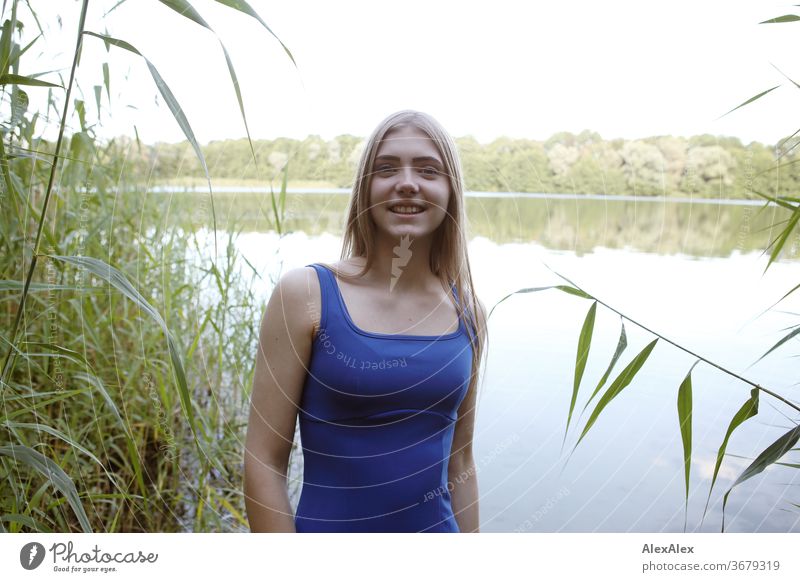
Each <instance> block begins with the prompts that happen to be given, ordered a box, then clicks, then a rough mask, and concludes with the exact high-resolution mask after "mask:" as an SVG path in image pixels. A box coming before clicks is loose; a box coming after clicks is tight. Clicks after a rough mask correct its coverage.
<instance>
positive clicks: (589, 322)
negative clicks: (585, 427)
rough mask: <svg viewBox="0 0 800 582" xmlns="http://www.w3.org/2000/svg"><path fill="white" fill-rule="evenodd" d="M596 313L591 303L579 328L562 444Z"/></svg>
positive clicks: (587, 352) (581, 377) (590, 342)
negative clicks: (573, 376) (573, 373)
mask: <svg viewBox="0 0 800 582" xmlns="http://www.w3.org/2000/svg"><path fill="white" fill-rule="evenodd" d="M596 313H597V301H595V302H594V303H592V306H591V307H590V308H589V311H588V312H587V313H586V318H585V319H584V321H583V327H582V328H581V335H580V336H579V338H578V353H577V354H576V356H575V378H574V379H573V382H572V398H571V400H570V403H569V412H568V413H567V426H566V427H565V429H564V441H563V442H566V441H567V432H568V431H569V424H570V422H571V421H572V412H573V411H574V410H575V401H576V400H577V399H578V390H579V389H580V385H581V380H582V379H583V371H584V370H585V369H586V360H588V359H589V349H590V348H591V346H592V333H593V332H594V320H595V315H596ZM562 445H563V443H562Z"/></svg>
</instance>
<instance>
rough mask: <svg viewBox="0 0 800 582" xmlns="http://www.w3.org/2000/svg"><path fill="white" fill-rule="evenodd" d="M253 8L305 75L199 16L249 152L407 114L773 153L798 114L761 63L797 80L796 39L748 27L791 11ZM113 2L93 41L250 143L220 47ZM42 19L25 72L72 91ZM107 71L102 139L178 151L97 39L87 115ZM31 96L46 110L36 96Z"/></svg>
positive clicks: (464, 127)
mask: <svg viewBox="0 0 800 582" xmlns="http://www.w3.org/2000/svg"><path fill="white" fill-rule="evenodd" d="M249 2H250V4H251V5H252V6H253V8H255V10H256V11H257V12H258V13H259V14H260V15H261V17H262V18H263V19H264V20H265V21H266V22H267V23H268V24H269V25H270V27H271V28H272V29H273V30H274V31H275V33H276V34H278V36H279V37H280V38H281V39H282V40H283V42H284V43H285V44H286V45H287V46H288V47H289V48H290V50H291V51H292V52H293V54H294V56H295V59H296V60H297V63H298V68H299V69H295V68H294V67H293V65H292V64H291V62H290V61H289V59H288V57H287V56H286V55H285V53H284V52H283V50H282V49H281V47H280V45H279V44H278V42H277V41H276V40H275V39H274V38H273V37H272V36H271V35H269V33H268V32H267V31H266V30H265V29H264V28H262V27H261V26H260V25H259V24H258V23H257V21H255V20H254V19H252V18H250V17H248V16H245V15H244V14H241V13H239V12H237V11H235V10H232V9H230V8H227V7H225V6H222V5H220V4H218V3H216V2H214V1H213V0H192V4H193V6H194V7H195V8H196V9H197V10H198V11H199V12H200V14H201V15H202V16H203V17H204V18H205V19H206V21H208V22H209V23H210V24H211V26H212V27H214V28H215V30H216V31H217V33H218V34H219V37H220V38H221V39H222V41H223V42H224V43H225V46H226V47H227V48H228V51H229V53H230V54H231V57H232V59H233V62H234V65H235V67H236V71H237V74H238V76H239V80H240V83H241V85H242V93H243V96H244V103H245V107H246V112H247V116H248V122H249V124H250V130H251V134H252V136H253V138H266V139H271V138H274V137H278V136H288V137H295V138H303V137H305V136H307V135H309V134H317V135H321V136H322V137H323V138H326V139H329V138H331V137H333V136H335V135H339V134H343V133H351V134H355V135H361V136H366V135H367V134H369V132H370V131H371V130H372V128H373V127H374V126H375V125H376V124H377V122H378V121H380V120H381V119H382V118H383V117H384V116H386V115H387V114H389V113H391V112H393V111H395V110H398V109H404V108H414V109H421V110H424V111H427V112H429V113H431V114H433V115H434V116H435V117H437V118H438V119H439V120H440V121H441V122H442V123H443V124H444V126H445V127H446V128H447V129H448V130H449V131H450V132H451V133H452V134H453V135H455V136H463V135H473V136H475V137H477V138H478V139H479V140H480V141H482V142H487V141H490V140H491V139H493V138H495V137H498V136H500V135H507V136H511V137H527V138H533V139H546V138H548V137H549V136H550V135H552V134H553V133H555V132H558V131H572V132H580V131H582V130H584V129H589V130H592V131H596V132H598V133H600V134H601V135H602V136H603V137H604V138H606V139H611V138H616V137H623V138H628V139H631V138H638V137H646V136H652V135H663V134H672V135H684V136H688V135H696V134H701V133H712V134H717V135H733V136H737V137H739V138H741V139H742V140H743V141H744V143H748V142H749V141H751V140H757V141H761V142H764V143H770V144H772V143H775V142H776V141H777V140H779V139H780V138H781V137H783V136H786V135H788V134H790V133H792V132H794V131H795V130H796V129H797V128H798V127H800V120H798V119H797V117H796V116H795V115H793V112H795V111H797V103H798V99H800V90H798V89H797V88H796V87H794V86H792V84H791V82H789V81H788V80H786V79H785V78H784V77H782V76H781V74H780V73H779V72H778V71H777V70H776V69H775V68H773V66H772V65H771V63H772V64H774V65H775V66H777V67H778V68H780V69H781V70H782V71H783V72H784V73H786V74H787V75H788V76H789V77H792V78H794V79H797V80H798V81H799V82H800V62H799V61H798V59H797V56H796V55H797V51H796V46H797V45H796V38H797V35H798V33H800V23H789V24H771V25H768V24H763V25H759V24H758V22H760V21H762V20H766V19H768V18H772V17H775V16H779V15H782V14H787V13H791V12H793V11H800V8H797V9H795V8H793V6H792V4H791V3H789V2H785V3H784V2H775V1H771V0H725V1H722V0H719V1H718V0H693V1H683V0H680V1H678V0H676V1H673V2H655V1H646V0H638V1H627V0H607V1H605V2H597V1H583V0H572V1H565V2H561V1H556V0H553V1H548V2H513V1H509V0H493V1H491V2H486V1H481V2H473V1H465V0H462V1H458V2H450V1H447V2H445V1H435V0H421V1H420V0H402V1H398V0H395V1H392V2H380V1H373V2H366V1H365V2H355V1H352V0H336V1H321V0H291V1H290V0H284V1H283V2H268V1H264V0H249ZM115 3H116V0H105V1H103V0H91V1H90V16H89V18H88V22H87V29H89V30H93V31H96V32H103V31H104V29H106V28H107V30H108V33H109V34H110V35H112V36H115V37H117V38H121V39H124V40H126V41H128V42H130V43H131V44H133V45H134V46H135V47H137V48H138V49H139V50H140V51H141V52H142V53H143V54H144V55H145V56H147V57H148V58H149V59H150V60H151V61H152V62H153V64H154V65H155V66H156V68H157V69H158V70H159V72H160V73H161V75H162V76H163V77H164V79H165V80H166V82H167V83H168V84H169V85H170V87H171V88H172V90H173V92H174V93H175V95H176V96H177V98H178V100H179V102H180V103H181V105H182V107H183V109H184V111H185V113H186V116H187V118H188V120H189V123H190V124H191V125H192V127H193V128H194V131H195V134H196V136H197V138H198V140H199V141H200V142H201V143H207V142H208V141H210V140H218V139H225V138H238V137H244V135H245V132H244V126H243V123H242V120H241V117H240V113H239V108H238V104H237V102H236V98H235V96H234V92H233V89H232V86H231V82H230V78H229V76H228V71H227V67H226V65H225V60H224V56H223V53H222V50H221V48H220V46H219V43H218V42H217V41H216V39H215V37H214V35H213V34H212V33H210V32H209V31H207V30H205V29H203V28H202V27H200V26H198V25H196V24H194V23H192V22H190V21H189V20H187V19H185V18H183V17H181V16H180V15H178V14H177V13H175V12H173V11H172V10H170V9H169V8H167V7H165V6H163V5H162V4H161V3H160V2H158V1H157V0H128V1H127V2H126V3H124V4H123V5H122V6H120V7H119V8H117V9H116V10H115V11H114V12H112V13H111V14H110V15H109V16H107V17H106V18H105V20H103V19H102V13H103V12H105V11H106V10H108V9H109V8H110V7H111V6H113V5H114V4H115ZM38 4H39V6H38V7H37V8H38V9H39V10H40V11H41V10H44V9H43V8H42V3H38ZM48 7H49V10H50V12H40V13H39V17H40V19H41V20H42V21H43V24H45V25H47V26H49V27H51V31H50V32H49V36H48V39H47V40H46V41H45V42H42V41H39V42H38V43H37V44H36V45H34V49H32V50H31V51H30V55H25V57H23V59H24V60H23V65H24V66H23V70H22V71H21V72H22V73H23V74H25V73H33V72H39V71H45V70H51V69H61V70H63V71H64V78H65V79H66V78H67V74H68V72H69V65H70V58H71V56H70V55H71V52H72V49H73V47H74V42H75V36H74V35H75V29H76V26H77V21H78V12H79V3H78V2H77V1H75V0H59V1H58V2H56V1H55V0H48ZM795 13H798V14H800V12H795ZM56 14H61V16H62V18H63V22H64V29H65V34H64V38H62V37H60V36H59V34H57V33H58V29H57V26H56V25H55V15H56ZM6 17H7V15H4V16H3V18H6ZM22 18H23V20H27V21H26V25H28V28H27V30H28V32H29V33H30V32H32V31H33V29H34V26H33V23H32V22H31V21H30V19H29V18H27V19H26V18H25V15H24V14H23V15H22ZM59 43H63V44H62V45H59ZM57 46H61V47H62V48H61V49H60V50H62V51H63V52H61V53H60V54H55V53H56V52H57V49H56V47H57ZM103 61H109V62H110V64H111V91H112V103H111V105H112V110H111V111H112V117H111V118H110V119H109V117H107V116H106V115H107V113H108V112H107V111H106V112H105V114H104V117H103V126H104V127H103V129H102V135H113V134H128V135H133V126H134V125H136V127H137V128H138V131H139V135H140V137H141V138H142V140H143V141H145V142H148V143H153V142H155V141H180V140H182V139H183V134H182V132H181V130H180V129H179V127H178V125H177V123H176V122H175V121H174V119H173V118H172V115H171V113H170V112H169V110H168V109H167V107H166V105H165V104H164V103H163V102H162V100H161V98H160V95H158V91H157V89H156V88H155V84H154V83H153V81H152V78H151V77H150V74H149V71H148V69H147V67H146V65H145V63H144V62H143V61H142V59H141V58H139V57H136V56H134V55H131V54H129V53H126V52H125V51H122V50H121V49H117V48H114V47H112V49H111V52H110V53H106V51H105V48H104V46H103V43H102V42H101V41H100V40H98V39H95V38H86V40H85V46H84V53H83V57H82V61H81V66H80V70H79V82H80V84H81V87H82V88H83V91H84V92H85V95H86V101H87V105H88V106H89V108H90V110H91V111H94V105H93V104H94V96H93V92H92V86H93V85H95V84H102V72H101V71H102V69H101V63H102V62H103ZM126 77H127V79H126ZM44 78H48V77H44ZM49 78H51V79H52V78H53V76H50V77H49ZM778 84H782V86H781V87H780V88H779V89H777V90H776V91H774V92H772V93H771V94H769V95H768V96H765V97H764V98H763V99H761V100H760V101H758V102H756V103H754V104H753V105H749V106H747V107H745V108H742V109H741V110H739V111H736V112H734V113H732V114H731V115H729V116H727V117H725V118H723V119H719V120H718V119H717V118H718V117H719V116H721V115H722V114H723V113H725V112H726V111H728V110H730V109H732V108H733V107H735V106H736V105H738V104H739V103H741V102H742V101H744V100H746V99H748V98H750V97H752V96H753V95H755V94H756V93H759V92H760V91H763V90H765V89H768V88H769V87H772V86H774V85H778ZM28 93H29V94H31V97H32V99H34V98H35V95H38V96H39V97H40V98H41V96H43V95H46V90H43V89H37V88H30V89H29V90H28ZM156 101H158V102H159V103H160V105H159V106H156V104H155V103H156ZM106 103H107V102H106V100H105V97H104V107H105V106H106ZM72 124H73V125H77V121H76V120H73V121H72Z"/></svg>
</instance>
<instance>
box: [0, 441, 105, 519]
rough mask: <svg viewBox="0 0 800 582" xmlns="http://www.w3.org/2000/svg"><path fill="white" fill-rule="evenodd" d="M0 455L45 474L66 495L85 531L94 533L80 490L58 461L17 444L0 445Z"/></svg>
mask: <svg viewBox="0 0 800 582" xmlns="http://www.w3.org/2000/svg"><path fill="white" fill-rule="evenodd" d="M0 455H3V456H6V457H11V458H12V459H14V461H21V462H23V463H25V464H26V465H28V466H29V467H31V468H32V469H34V470H36V471H37V472H39V473H40V474H41V475H42V476H44V477H45V478H46V479H47V481H48V483H49V484H52V485H53V487H55V488H56V489H58V490H59V491H60V492H61V494H62V495H64V497H65V498H66V500H67V503H69V506H70V507H71V508H72V511H74V512H75V516H76V517H77V518H78V522H79V523H80V524H81V528H82V529H83V531H84V532H86V533H92V526H91V525H90V524H89V518H88V517H87V516H86V511H85V510H84V509H83V505H81V500H80V497H78V491H77V490H76V489H75V483H73V482H72V479H70V478H69V476H68V475H67V474H66V473H65V472H64V470H63V469H62V468H61V467H59V466H58V464H57V463H55V462H54V461H53V460H52V459H48V458H47V457H45V456H44V455H43V454H41V453H40V452H38V451H35V450H33V449H31V448H29V447H25V446H22V445H15V444H10V445H7V446H4V447H0ZM34 506H36V505H34Z"/></svg>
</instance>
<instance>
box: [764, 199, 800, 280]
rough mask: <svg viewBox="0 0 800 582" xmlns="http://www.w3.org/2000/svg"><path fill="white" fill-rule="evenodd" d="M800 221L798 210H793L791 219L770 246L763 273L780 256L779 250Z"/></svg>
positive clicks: (799, 211)
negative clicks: (767, 260) (770, 249)
mask: <svg viewBox="0 0 800 582" xmlns="http://www.w3.org/2000/svg"><path fill="white" fill-rule="evenodd" d="M798 220H800V210H799V209H797V208H795V210H794V213H793V214H792V217H791V218H790V219H789V221H788V223H787V225H786V226H785V227H784V229H783V230H782V231H781V233H780V234H779V235H778V236H777V237H776V238H775V240H774V241H772V243H770V246H771V247H772V252H771V253H770V255H769V262H768V263H767V266H766V267H765V268H764V272H765V273H766V271H767V269H768V268H769V266H770V265H771V264H772V263H773V262H775V260H776V259H777V258H778V255H779V254H780V252H781V250H782V249H783V247H784V245H785V244H786V241H787V240H789V236H791V234H792V232H793V231H794V228H795V226H797V221H798Z"/></svg>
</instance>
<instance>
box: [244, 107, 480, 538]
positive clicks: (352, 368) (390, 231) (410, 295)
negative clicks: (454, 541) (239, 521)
mask: <svg viewBox="0 0 800 582" xmlns="http://www.w3.org/2000/svg"><path fill="white" fill-rule="evenodd" d="M465 227H466V213H465V208H464V192H463V184H462V176H461V166H460V162H459V159H458V154H457V151H456V148H455V144H454V142H453V140H452V139H451V137H450V136H449V135H448V134H447V132H445V130H444V129H443V128H442V127H441V126H440V125H439V123H438V122H437V121H435V120H434V119H433V118H432V117H430V116H429V115H426V114H424V113H420V112H415V111H401V112H398V113H395V114H393V115H390V116H389V117H387V118H386V119H385V120H384V121H383V122H382V123H381V124H380V125H378V127H377V128H376V129H375V131H374V132H373V134H372V136H371V137H370V138H369V140H368V141H367V144H366V146H365V148H364V151H363V154H362V156H361V160H360V163H359V166H358V170H357V173H356V180H355V183H354V187H353V195H352V198H351V201H350V207H349V210H348V220H347V227H346V232H345V236H344V245H343V249H342V255H341V260H340V261H339V262H338V263H335V264H332V265H322V264H316V263H315V264H313V265H309V266H306V267H304V268H298V269H294V270H291V271H289V272H287V273H286V274H285V275H284V276H283V277H282V278H281V280H280V281H279V282H278V284H277V286H276V288H275V290H274V291H273V293H272V296H271V298H270V300H269V303H268V305H267V308H266V312H265V315H264V318H263V320H262V322H261V333H260V340H259V352H258V354H257V358H256V369H255V379H254V384H253V394H252V400H251V408H250V419H249V424H248V429H247V439H246V451H245V479H244V491H245V499H246V506H247V515H248V519H249V522H250V528H251V530H252V531H272V532H294V531H297V532H458V531H460V532H477V531H479V518H478V482H477V475H476V469H475V462H474V459H473V454H472V439H473V427H474V423H475V406H476V391H477V383H478V377H479V370H480V367H481V362H482V355H483V353H484V348H485V344H486V339H487V338H486V323H485V321H486V315H485V313H486V311H485V308H484V306H483V303H482V302H480V301H479V300H478V299H477V297H476V296H475V293H474V290H473V285H472V275H471V272H470V266H469V260H468V257H467V238H466V233H465ZM298 415H299V419H300V432H301V443H302V446H303V458H304V479H303V488H302V492H301V496H300V500H299V503H298V507H297V511H296V515H294V516H293V515H292V511H291V507H290V505H289V499H288V495H287V489H286V471H287V464H288V457H289V452H290V450H291V445H292V439H293V436H294V429H295V422H296V420H297V417H298Z"/></svg>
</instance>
